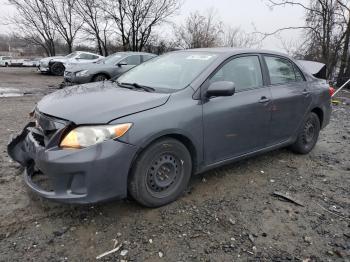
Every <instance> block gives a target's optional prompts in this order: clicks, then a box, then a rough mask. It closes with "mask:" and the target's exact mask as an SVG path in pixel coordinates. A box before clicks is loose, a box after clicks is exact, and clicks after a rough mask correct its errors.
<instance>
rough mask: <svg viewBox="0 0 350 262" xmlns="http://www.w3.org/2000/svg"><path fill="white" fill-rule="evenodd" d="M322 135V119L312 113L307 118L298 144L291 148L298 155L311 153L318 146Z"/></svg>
mask: <svg viewBox="0 0 350 262" xmlns="http://www.w3.org/2000/svg"><path fill="white" fill-rule="evenodd" d="M319 133H320V119H319V118H318V116H317V115H316V114H315V113H313V112H311V113H309V115H308V116H307V117H306V119H305V121H304V123H303V126H302V128H301V130H300V131H299V134H298V138H297V140H296V142H295V143H294V144H293V145H292V146H291V149H292V151H293V152H295V153H298V154H307V153H309V152H310V151H311V150H312V149H313V148H314V147H315V145H316V143H317V140H318V136H319Z"/></svg>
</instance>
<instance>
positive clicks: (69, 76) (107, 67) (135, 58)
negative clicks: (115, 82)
mask: <svg viewBox="0 0 350 262" xmlns="http://www.w3.org/2000/svg"><path fill="white" fill-rule="evenodd" d="M154 57H156V55H154V54H150V53H141V52H118V53H115V54H112V55H110V56H108V57H106V58H104V59H102V60H100V61H98V62H96V63H92V64H91V63H90V64H76V65H67V66H66V71H65V72H64V81H65V82H66V83H70V84H85V83H89V82H98V81H103V80H107V79H111V78H116V77H118V76H120V75H122V74H123V73H125V72H127V71H128V70H130V69H131V68H133V67H135V66H137V65H139V64H142V63H143V62H146V61H147V60H150V59H152V58H154Z"/></svg>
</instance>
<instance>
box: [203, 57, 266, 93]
mask: <svg viewBox="0 0 350 262" xmlns="http://www.w3.org/2000/svg"><path fill="white" fill-rule="evenodd" d="M217 81H229V82H233V83H234V84H235V86H236V91H242V90H246V89H253V88H259V87H262V86H263V78H262V73H261V67H260V62H259V57H258V56H245V57H238V58H234V59H232V60H231V61H229V62H227V63H226V64H225V65H224V66H223V67H222V68H221V69H220V70H219V71H217V72H216V73H215V75H214V76H212V78H211V79H210V82H211V83H213V82H217Z"/></svg>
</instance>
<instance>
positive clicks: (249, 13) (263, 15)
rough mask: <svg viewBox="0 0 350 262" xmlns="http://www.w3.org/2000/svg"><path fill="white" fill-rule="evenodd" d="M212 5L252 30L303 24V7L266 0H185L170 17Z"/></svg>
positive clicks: (273, 45) (276, 44)
mask: <svg viewBox="0 0 350 262" xmlns="http://www.w3.org/2000/svg"><path fill="white" fill-rule="evenodd" d="M57 1H59V0H57ZM303 2H305V3H307V2H308V1H307V0H303ZM7 3H8V2H7V0H0V21H1V20H2V19H1V18H2V17H4V16H7V15H11V14H14V13H15V9H14V8H12V7H11V6H9V5H8V4H7ZM211 8H214V10H215V11H216V14H217V17H218V18H220V19H221V20H222V21H223V22H225V23H226V24H230V25H232V26H239V27H241V28H242V29H244V30H245V31H247V32H253V31H254V26H255V27H256V28H257V30H259V31H262V32H272V31H274V30H276V29H278V28H280V27H285V26H297V25H303V20H304V19H303V17H304V12H303V9H301V8H299V7H285V8H283V7H278V8H274V9H273V10H271V9H270V8H269V7H268V6H267V4H266V0H183V6H182V8H181V10H180V12H179V14H178V15H176V16H174V17H173V18H171V20H172V21H174V22H175V23H176V24H178V23H181V22H182V21H183V20H184V19H185V17H186V16H188V14H189V13H191V12H194V11H196V10H198V11H200V12H203V13H205V12H207V11H208V10H209V9H211ZM253 25H254V26H253ZM10 30H11V29H10V28H9V26H4V25H0V33H6V32H9V31H10ZM164 35H168V34H167V33H165V34H164ZM281 37H282V38H283V39H285V40H287V41H290V40H293V41H298V40H300V38H301V33H300V32H298V31H288V32H285V33H283V34H282V35H281ZM262 47H263V48H267V49H275V50H282V44H281V41H280V40H278V39H276V38H268V39H266V40H265V41H264V42H263V44H262Z"/></svg>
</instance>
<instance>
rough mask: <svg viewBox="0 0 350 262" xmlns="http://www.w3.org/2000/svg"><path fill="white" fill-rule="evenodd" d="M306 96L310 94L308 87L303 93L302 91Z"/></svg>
mask: <svg viewBox="0 0 350 262" xmlns="http://www.w3.org/2000/svg"><path fill="white" fill-rule="evenodd" d="M302 94H303V95H304V96H309V95H310V92H309V91H308V90H306V89H304V90H303V93H302Z"/></svg>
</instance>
